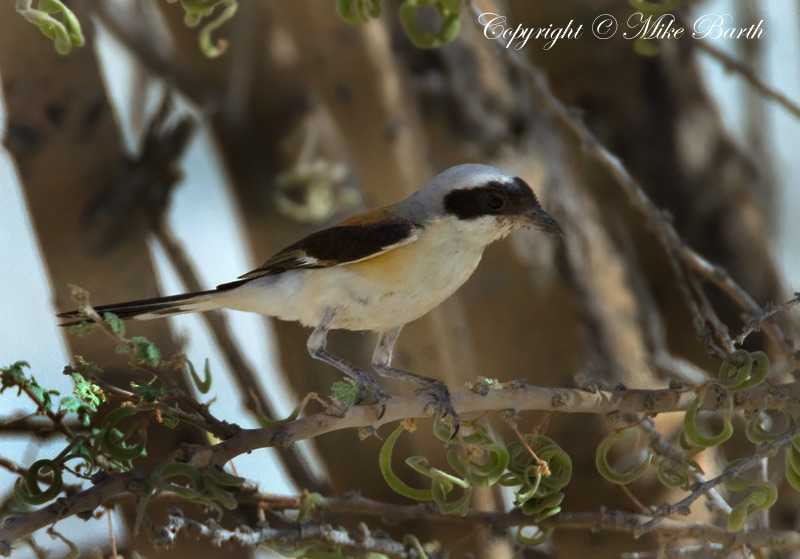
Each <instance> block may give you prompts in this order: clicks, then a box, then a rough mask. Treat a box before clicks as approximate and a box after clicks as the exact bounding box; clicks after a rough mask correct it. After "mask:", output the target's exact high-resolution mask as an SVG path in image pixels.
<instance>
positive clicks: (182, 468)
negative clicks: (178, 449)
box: [140, 462, 245, 513]
mask: <svg viewBox="0 0 800 559" xmlns="http://www.w3.org/2000/svg"><path fill="white" fill-rule="evenodd" d="M174 477H184V478H186V479H187V480H188V484H187V485H180V484H177V483H173V482H170V481H167V480H168V479H170V478H174ZM244 481H245V480H244V478H241V477H238V476H234V475H231V474H229V473H227V472H223V471H222V470H217V469H210V470H209V471H208V472H206V473H203V472H200V471H199V470H197V469H196V468H193V467H192V466H190V465H189V464H185V463H183V462H172V463H170V464H167V465H165V466H163V467H161V468H159V469H158V470H156V471H154V472H153V473H152V474H151V475H150V477H149V478H148V480H147V485H148V486H149V487H151V488H155V489H162V490H165V491H170V492H171V493H174V494H175V495H177V496H178V497H181V498H183V499H187V500H189V501H192V502H194V503H198V504H201V505H204V506H207V507H210V508H212V509H214V510H216V511H217V512H219V513H221V512H222V509H221V508H220V506H219V505H220V504H221V505H222V506H223V507H225V508H226V509H228V510H233V509H235V508H236V507H237V506H238V503H237V502H236V498H235V497H234V496H233V495H232V494H231V493H230V492H228V491H226V490H225V489H223V487H236V486H239V485H241V484H243V483H244ZM148 496H149V495H148ZM218 503H219V504H218ZM140 506H142V507H143V505H140Z"/></svg>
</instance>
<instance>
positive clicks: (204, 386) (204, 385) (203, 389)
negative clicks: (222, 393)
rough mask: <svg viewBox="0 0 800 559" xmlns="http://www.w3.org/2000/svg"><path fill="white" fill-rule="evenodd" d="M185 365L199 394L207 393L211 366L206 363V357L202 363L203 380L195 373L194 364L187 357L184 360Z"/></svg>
mask: <svg viewBox="0 0 800 559" xmlns="http://www.w3.org/2000/svg"><path fill="white" fill-rule="evenodd" d="M186 367H187V368H188V369H189V374H190V375H191V377H192V382H194V385H195V386H196V387H197V390H199V391H200V393H201V394H208V391H209V390H211V366H210V365H209V363H208V359H206V362H205V364H204V365H203V380H200V376H199V375H198V374H197V371H196V370H195V368H194V364H193V363H192V362H191V361H189V360H188V359H187V360H186Z"/></svg>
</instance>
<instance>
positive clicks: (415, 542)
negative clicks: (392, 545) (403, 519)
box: [403, 534, 428, 559]
mask: <svg viewBox="0 0 800 559" xmlns="http://www.w3.org/2000/svg"><path fill="white" fill-rule="evenodd" d="M403 545H406V546H408V547H410V548H412V549H413V550H414V551H416V552H417V556H418V557H419V559H428V554H427V552H426V551H425V548H424V547H422V544H421V543H420V541H419V539H417V536H415V535H413V534H406V535H405V536H403Z"/></svg>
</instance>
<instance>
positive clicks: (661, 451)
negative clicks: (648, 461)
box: [641, 418, 731, 515]
mask: <svg viewBox="0 0 800 559" xmlns="http://www.w3.org/2000/svg"><path fill="white" fill-rule="evenodd" d="M641 426H642V427H643V428H644V429H645V430H646V431H647V433H648V435H649V436H650V447H651V448H652V449H653V451H654V452H655V453H656V454H658V455H659V456H662V457H664V458H667V459H669V460H671V461H672V462H673V463H675V464H676V465H677V466H679V467H680V468H683V469H685V470H686V471H687V472H688V473H689V477H691V478H692V480H694V482H695V483H705V482H706V481H707V479H706V477H705V476H704V475H703V474H702V473H700V472H699V471H698V470H697V469H695V468H693V467H692V466H690V465H689V464H687V463H686V459H685V458H684V457H683V455H682V454H681V453H680V452H678V451H677V450H675V449H674V448H673V447H672V445H671V444H669V443H668V442H667V441H666V440H664V437H662V436H661V433H659V432H658V431H657V430H656V427H655V425H654V424H653V420H652V419H650V418H647V419H646V420H644V421H643V422H642V423H641ZM706 498H707V499H708V505H709V507H710V508H712V509H714V510H716V511H717V512H720V513H722V514H724V515H728V514H730V512H731V506H730V505H729V504H728V503H727V502H726V501H725V499H723V498H722V495H720V494H719V491H717V490H716V489H715V488H713V487H712V488H711V489H709V490H708V492H707V493H706Z"/></svg>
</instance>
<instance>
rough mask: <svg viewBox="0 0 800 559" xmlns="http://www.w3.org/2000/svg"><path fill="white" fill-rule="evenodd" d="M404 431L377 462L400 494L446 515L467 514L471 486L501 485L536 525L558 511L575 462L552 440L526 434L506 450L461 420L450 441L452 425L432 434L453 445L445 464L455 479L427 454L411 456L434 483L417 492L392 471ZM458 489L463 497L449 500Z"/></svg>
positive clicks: (390, 441) (436, 425) (388, 441)
mask: <svg viewBox="0 0 800 559" xmlns="http://www.w3.org/2000/svg"><path fill="white" fill-rule="evenodd" d="M402 431H403V426H402V425H401V426H399V427H398V428H397V429H395V431H394V432H393V433H392V434H391V435H389V437H387V439H386V441H385V442H384V444H383V447H382V448H381V453H380V458H379V464H380V468H381V473H382V474H383V476H384V479H385V480H386V483H387V484H388V485H389V486H390V487H391V488H392V489H393V490H394V491H396V492H397V493H399V494H401V495H403V496H406V497H408V498H411V499H414V500H418V501H431V500H432V501H434V502H435V503H436V504H437V505H438V507H439V510H440V511H441V512H442V513H445V514H465V513H466V512H467V510H468V506H469V500H470V497H471V494H472V488H473V487H475V486H483V487H488V486H492V485H494V484H495V483H500V484H501V485H504V486H508V487H514V488H516V500H515V503H514V504H515V505H517V506H519V507H520V508H521V510H522V512H523V513H524V514H527V515H533V516H534V519H535V520H537V521H538V520H542V519H544V518H547V517H549V516H552V515H554V514H557V513H558V512H560V510H561V508H560V505H561V501H562V500H563V499H564V494H563V493H561V492H560V491H559V490H560V489H562V488H563V487H565V486H566V485H567V484H568V483H569V481H570V478H571V477H572V461H571V460H570V458H569V456H568V455H567V454H566V453H565V452H564V451H563V450H562V449H561V448H560V447H559V446H558V445H557V444H556V443H555V442H553V440H552V439H550V438H548V437H545V436H544V435H526V436H525V437H524V438H523V440H522V441H519V442H514V443H511V444H509V445H508V446H503V445H500V444H497V443H495V442H494V440H493V439H492V438H491V437H490V436H489V434H488V432H487V431H486V429H485V428H483V427H482V426H480V425H477V424H475V423H472V422H469V421H465V422H463V423H462V431H461V434H460V436H459V437H457V438H452V431H451V427H450V426H448V425H447V424H445V423H444V422H438V423H437V422H434V433H435V434H436V436H437V437H439V439H440V440H442V441H444V442H445V443H446V444H447V445H448V446H449V448H448V451H447V462H448V464H449V465H450V467H451V468H452V469H453V471H454V472H455V473H456V474H457V475H452V474H449V473H446V472H443V471H442V470H439V469H437V468H431V467H429V466H428V461H427V459H426V458H425V457H423V456H412V457H411V458H407V459H406V464H407V465H408V466H409V467H410V468H412V469H413V470H415V471H417V472H419V473H420V474H422V475H424V476H426V477H427V478H429V479H430V480H431V487H430V489H416V488H413V487H410V486H408V485H406V484H405V482H403V481H402V480H400V479H399V478H398V476H397V474H395V473H394V471H393V470H392V467H391V459H392V452H393V451H394V446H395V444H396V442H397V439H398V437H399V436H400V433H402ZM531 451H533V452H535V454H536V457H534V455H533V454H532V452H531ZM545 465H546V467H545ZM456 487H459V488H461V489H462V490H463V492H462V494H461V496H460V497H459V498H457V499H455V500H450V501H448V497H450V494H451V492H452V491H453V490H454V489H455V488H456Z"/></svg>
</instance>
